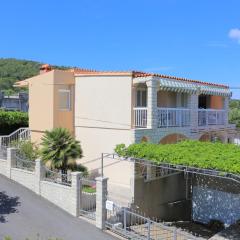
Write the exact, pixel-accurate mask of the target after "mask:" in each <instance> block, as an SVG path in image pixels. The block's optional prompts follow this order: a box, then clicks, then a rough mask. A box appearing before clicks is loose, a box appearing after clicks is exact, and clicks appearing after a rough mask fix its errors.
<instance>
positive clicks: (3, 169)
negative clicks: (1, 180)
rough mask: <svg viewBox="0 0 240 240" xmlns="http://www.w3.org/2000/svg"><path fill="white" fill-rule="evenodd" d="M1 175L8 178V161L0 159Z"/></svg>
mask: <svg viewBox="0 0 240 240" xmlns="http://www.w3.org/2000/svg"><path fill="white" fill-rule="evenodd" d="M0 174H2V175H4V176H6V174H7V161H6V160H2V159H0Z"/></svg>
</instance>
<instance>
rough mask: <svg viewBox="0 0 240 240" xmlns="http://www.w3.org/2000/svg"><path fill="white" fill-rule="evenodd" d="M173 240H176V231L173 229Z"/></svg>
mask: <svg viewBox="0 0 240 240" xmlns="http://www.w3.org/2000/svg"><path fill="white" fill-rule="evenodd" d="M173 240H177V229H176V228H174V230H173Z"/></svg>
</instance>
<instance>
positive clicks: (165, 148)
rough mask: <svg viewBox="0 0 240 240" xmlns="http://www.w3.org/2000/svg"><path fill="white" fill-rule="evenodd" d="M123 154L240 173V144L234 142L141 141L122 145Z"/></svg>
mask: <svg viewBox="0 0 240 240" xmlns="http://www.w3.org/2000/svg"><path fill="white" fill-rule="evenodd" d="M115 152H116V153H118V154H119V155H120V156H129V157H136V158H144V159H147V160H150V161H153V162H155V163H161V162H162V163H171V164H179V165H186V166H192V167H198V168H206V169H216V170H219V171H224V172H230V173H236V174H240V147H239V146H236V145H234V144H223V143H219V142H216V143H211V142H200V141H193V140H187V141H182V142H180V143H177V144H166V145H160V144H151V143H139V144H132V145H130V146H128V147H125V146H124V145H122V144H121V145H118V146H117V147H116V148H115Z"/></svg>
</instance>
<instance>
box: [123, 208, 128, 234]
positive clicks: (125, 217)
mask: <svg viewBox="0 0 240 240" xmlns="http://www.w3.org/2000/svg"><path fill="white" fill-rule="evenodd" d="M123 229H124V232H125V234H126V233H127V212H126V208H123Z"/></svg>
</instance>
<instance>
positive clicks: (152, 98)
mask: <svg viewBox="0 0 240 240" xmlns="http://www.w3.org/2000/svg"><path fill="white" fill-rule="evenodd" d="M158 84H159V83H158V81H157V80H156V79H154V78H151V79H150V80H148V81H147V82H146V85H147V128H157V125H158V121H157V91H158Z"/></svg>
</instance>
